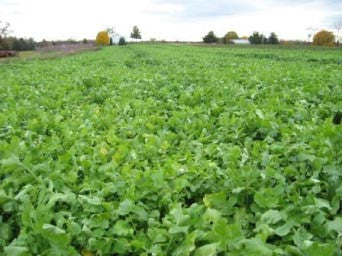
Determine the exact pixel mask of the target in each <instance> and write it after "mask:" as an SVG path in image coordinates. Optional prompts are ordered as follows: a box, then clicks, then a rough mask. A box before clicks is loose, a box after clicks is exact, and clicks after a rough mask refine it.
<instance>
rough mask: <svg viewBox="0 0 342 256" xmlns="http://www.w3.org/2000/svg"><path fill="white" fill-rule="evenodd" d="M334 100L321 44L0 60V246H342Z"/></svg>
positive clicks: (341, 136) (305, 252)
mask: <svg viewBox="0 0 342 256" xmlns="http://www.w3.org/2000/svg"><path fill="white" fill-rule="evenodd" d="M338 111H342V50H337V49H333V48H331V49H327V48H322V49H319V48H310V47H306V48H298V49H297V48H286V47H275V48H272V47H262V48H255V47H223V48H220V47H217V48H215V47H200V46H180V45H130V46H125V47H108V48H104V49H102V50H101V51H98V52H90V53H83V54H79V55H74V56H70V57H65V58H58V59H50V60H30V61H14V62H10V63H0V255H8V256H12V255H13V256H24V255H25V256H26V255H44V256H45V255H53V256H62V255H63V256H64V255H65V256H70V255H80V254H81V255H84V256H91V255H140V256H147V255H151V256H152V255H157V256H159V255H174V256H176V255H177V256H183V255H184V256H186V255H193V256H210V255H218V256H224V255H227V256H238V255H239V256H271V255H279V256H280V255H296V256H335V255H342V250H341V246H342V206H341V205H340V203H341V198H342V150H341V147H342V125H337V124H334V123H333V118H334V116H335V114H336V113H337V112H338ZM335 119H336V118H335Z"/></svg>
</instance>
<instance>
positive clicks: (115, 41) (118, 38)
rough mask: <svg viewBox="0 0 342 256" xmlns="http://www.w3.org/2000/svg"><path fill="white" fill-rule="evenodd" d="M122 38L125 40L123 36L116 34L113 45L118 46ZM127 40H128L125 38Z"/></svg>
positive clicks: (113, 37)
mask: <svg viewBox="0 0 342 256" xmlns="http://www.w3.org/2000/svg"><path fill="white" fill-rule="evenodd" d="M121 37H123V38H125V37H124V36H122V35H120V34H118V33H115V34H114V35H113V36H112V42H113V44H118V43H119V41H120V38H121ZM125 40H126V38H125ZM126 41H127V40H126Z"/></svg>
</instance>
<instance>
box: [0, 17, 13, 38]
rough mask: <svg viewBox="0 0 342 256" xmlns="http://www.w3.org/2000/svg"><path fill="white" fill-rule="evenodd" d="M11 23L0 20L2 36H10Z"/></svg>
mask: <svg viewBox="0 0 342 256" xmlns="http://www.w3.org/2000/svg"><path fill="white" fill-rule="evenodd" d="M10 26H11V25H10V24H9V23H8V22H2V21H1V20H0V38H5V37H7V36H8V34H9V33H10V32H11V31H10V30H9V28H10Z"/></svg>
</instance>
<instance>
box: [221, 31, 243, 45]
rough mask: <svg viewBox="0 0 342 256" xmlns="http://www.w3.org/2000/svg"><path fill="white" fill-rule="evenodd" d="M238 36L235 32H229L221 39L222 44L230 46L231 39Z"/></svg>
mask: <svg viewBox="0 0 342 256" xmlns="http://www.w3.org/2000/svg"><path fill="white" fill-rule="evenodd" d="M238 38H239V36H238V34H237V33H236V32H235V31H229V32H228V33H227V34H226V35H225V36H224V38H223V43H225V44H230V43H232V40H233V39H238Z"/></svg>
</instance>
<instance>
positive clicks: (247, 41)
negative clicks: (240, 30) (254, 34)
mask: <svg viewBox="0 0 342 256" xmlns="http://www.w3.org/2000/svg"><path fill="white" fill-rule="evenodd" d="M231 41H232V42H233V44H251V43H250V42H249V40H248V39H232V40H231Z"/></svg>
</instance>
